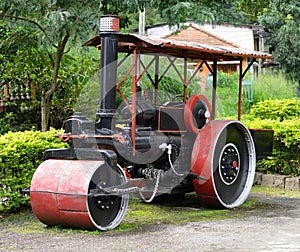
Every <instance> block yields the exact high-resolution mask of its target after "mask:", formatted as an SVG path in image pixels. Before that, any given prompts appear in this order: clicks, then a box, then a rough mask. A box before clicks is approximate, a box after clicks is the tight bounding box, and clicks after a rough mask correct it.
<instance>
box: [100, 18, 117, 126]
mask: <svg viewBox="0 0 300 252" xmlns="http://www.w3.org/2000/svg"><path fill="white" fill-rule="evenodd" d="M118 34H119V17H118V16H114V15H105V16H101V18H100V37H101V70H100V111H99V112H98V113H97V115H98V116H99V117H100V123H101V128H106V129H111V127H112V125H111V124H112V118H113V116H114V114H115V110H116V82H117V60H118Z"/></svg>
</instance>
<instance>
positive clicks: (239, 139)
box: [211, 121, 256, 208]
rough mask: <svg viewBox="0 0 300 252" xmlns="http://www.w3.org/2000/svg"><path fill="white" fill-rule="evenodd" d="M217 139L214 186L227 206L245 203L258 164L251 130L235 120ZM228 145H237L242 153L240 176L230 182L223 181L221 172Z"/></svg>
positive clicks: (231, 206) (214, 156) (232, 206)
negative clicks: (220, 166) (224, 153)
mask: <svg viewBox="0 0 300 252" xmlns="http://www.w3.org/2000/svg"><path fill="white" fill-rule="evenodd" d="M217 139H218V140H217V141H216V143H215V148H214V153H213V159H214V160H213V162H212V167H211V168H212V176H213V179H212V181H213V187H214V191H215V193H216V196H217V198H218V200H219V201H220V203H221V204H222V205H223V206H224V207H226V208H234V207H237V206H239V205H241V204H242V203H244V201H245V200H246V199H247V197H248V195H249V193H250V190H251V187H252V184H253V180H254V175H255V166H256V165H255V164H256V156H255V146H254V142H253V139H252V137H251V134H250V132H249V130H248V129H247V128H246V127H245V126H244V125H243V124H242V123H240V122H235V121H233V122H230V123H229V124H227V125H226V126H225V127H224V128H223V129H222V131H220V134H219V135H218V138H217ZM220 146H221V147H220ZM222 146H223V147H222ZM226 146H235V147H236V149H237V152H238V153H239V155H240V161H239V174H238V175H239V176H237V177H236V178H235V179H234V181H232V183H229V184H227V183H224V182H223V181H222V176H220V172H219V170H220V168H219V165H220V162H219V157H220V155H221V153H222V150H223V149H224V148H225V147H226Z"/></svg>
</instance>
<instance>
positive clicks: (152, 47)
mask: <svg viewBox="0 0 300 252" xmlns="http://www.w3.org/2000/svg"><path fill="white" fill-rule="evenodd" d="M118 37H119V52H126V53H133V51H134V50H135V49H138V50H139V51H140V53H160V54H167V55H170V56H175V57H181V58H190V59H205V60H218V61H228V60H235V59H241V58H260V59H272V55H271V54H268V53H264V52H258V51H251V50H247V49H244V48H236V47H229V46H228V47H226V46H216V45H207V44H200V43H196V42H187V41H178V40H169V39H156V38H155V39H153V38H150V37H146V36H141V35H137V34H119V35H118ZM84 46H95V47H97V48H99V49H101V39H100V36H96V37H94V38H92V39H90V40H89V41H87V42H86V43H85V44H84Z"/></svg>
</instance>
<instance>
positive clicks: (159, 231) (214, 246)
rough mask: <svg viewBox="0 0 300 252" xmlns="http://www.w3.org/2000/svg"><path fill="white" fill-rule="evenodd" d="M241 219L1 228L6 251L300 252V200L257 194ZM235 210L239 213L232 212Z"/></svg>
mask: <svg viewBox="0 0 300 252" xmlns="http://www.w3.org/2000/svg"><path fill="white" fill-rule="evenodd" d="M250 197H255V198H256V199H257V200H258V201H260V202H261V203H262V206H263V207H261V208H259V209H254V210H249V211H247V214H245V215H244V216H243V217H240V218H230V219H224V220H212V221H201V222H192V223H187V224H186V225H182V226H173V225H167V226H165V225H157V226H152V227H150V228H147V230H144V231H142V232H131V233H126V234H117V235H112V234H105V233H101V235H93V234H74V233H72V234H66V233H63V234H61V233H60V234H55V235H46V234H24V233H22V234H18V233H15V232H11V231H9V230H6V228H5V227H1V228H0V251H64V252H67V251H147V252H148V251H149V252H150V251H155V252H166V251H243V252H245V251H280V252H282V251H295V252H296V251H297V252H299V251H300V199H292V198H286V197H267V196H263V195H261V194H253V193H252V194H251V196H250ZM232 211H234V210H232Z"/></svg>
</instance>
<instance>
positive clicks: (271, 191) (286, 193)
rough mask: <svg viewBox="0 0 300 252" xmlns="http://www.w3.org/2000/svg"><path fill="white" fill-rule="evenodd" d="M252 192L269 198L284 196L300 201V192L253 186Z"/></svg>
mask: <svg viewBox="0 0 300 252" xmlns="http://www.w3.org/2000/svg"><path fill="white" fill-rule="evenodd" d="M251 192H254V193H260V194H264V195H267V196H284V197H290V198H297V199H300V191H289V190H284V189H280V188H274V187H267V186H253V187H252V190H251Z"/></svg>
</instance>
